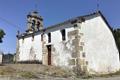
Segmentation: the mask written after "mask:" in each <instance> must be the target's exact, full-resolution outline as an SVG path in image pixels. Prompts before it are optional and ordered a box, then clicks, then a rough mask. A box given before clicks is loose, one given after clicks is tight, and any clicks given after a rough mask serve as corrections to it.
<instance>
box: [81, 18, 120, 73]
mask: <svg viewBox="0 0 120 80" xmlns="http://www.w3.org/2000/svg"><path fill="white" fill-rule="evenodd" d="M80 25H81V30H80V31H81V32H82V33H83V34H84V36H83V37H82V38H81V40H82V41H84V42H85V46H84V51H85V53H86V58H85V59H86V61H88V70H89V72H91V73H109V72H114V71H117V70H119V68H120V63H119V53H118V49H117V47H116V44H115V40H114V37H113V35H112V32H111V31H110V29H109V28H108V26H107V25H106V24H105V22H104V21H103V19H102V18H101V17H100V16H98V17H95V18H93V19H90V20H86V21H85V22H83V23H82V24H80Z"/></svg>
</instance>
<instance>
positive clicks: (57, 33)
mask: <svg viewBox="0 0 120 80" xmlns="http://www.w3.org/2000/svg"><path fill="white" fill-rule="evenodd" d="M27 27H28V28H27V30H26V32H25V33H18V35H17V50H16V61H17V62H39V63H41V64H43V65H52V66H59V67H61V68H67V69H71V70H74V71H80V72H87V73H89V74H96V73H97V74H104V73H111V72H116V71H118V70H119V68H120V61H119V52H118V49H117V45H116V43H115V39H114V36H113V33H112V30H111V27H110V25H109V24H108V22H107V21H106V19H105V17H104V16H103V14H102V13H101V12H100V11H97V12H94V13H91V14H88V15H83V16H79V17H75V18H72V19H69V20H66V21H64V22H61V23H59V24H55V25H53V26H50V27H47V28H45V27H44V25H43V18H42V17H41V16H39V13H38V12H36V11H34V12H31V13H29V14H28V15H27Z"/></svg>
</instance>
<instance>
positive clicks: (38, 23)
mask: <svg viewBox="0 0 120 80" xmlns="http://www.w3.org/2000/svg"><path fill="white" fill-rule="evenodd" d="M39 27H40V22H37V29H38V30H39Z"/></svg>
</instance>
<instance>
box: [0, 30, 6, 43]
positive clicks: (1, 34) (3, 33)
mask: <svg viewBox="0 0 120 80" xmlns="http://www.w3.org/2000/svg"><path fill="white" fill-rule="evenodd" d="M4 35H5V32H4V31H3V30H2V29H0V43H2V42H3V41H2V39H3V37H4Z"/></svg>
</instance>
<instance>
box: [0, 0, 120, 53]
mask: <svg viewBox="0 0 120 80" xmlns="http://www.w3.org/2000/svg"><path fill="white" fill-rule="evenodd" d="M99 3H100V10H101V12H102V13H103V15H104V16H105V17H106V19H107V21H108V22H109V24H110V25H111V26H112V27H114V28H116V27H119V26H120V0H99ZM36 4H37V5H38V7H37V9H38V11H39V12H40V15H41V16H42V17H43V18H44V27H47V26H50V25H53V24H57V23H59V22H62V21H65V20H67V19H70V18H72V17H76V16H81V15H86V14H90V13H93V12H95V11H96V9H97V7H96V5H97V0H0V28H2V29H3V30H4V31H5V33H6V35H5V38H4V42H3V43H2V44H0V50H2V51H4V52H5V53H8V52H10V53H14V52H15V50H16V32H17V30H20V31H21V32H24V31H25V30H26V28H27V26H26V15H27V14H28V13H29V12H30V11H33V10H35V9H36V8H35V5H36ZM11 23H12V24H11ZM13 24H14V25H16V26H18V27H20V28H17V27H15V26H13Z"/></svg>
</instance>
